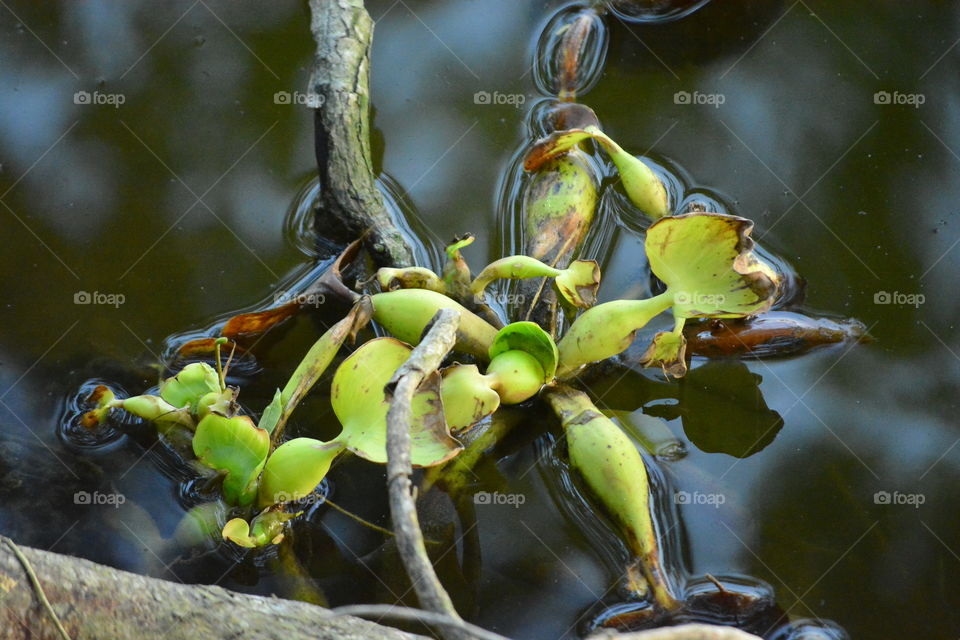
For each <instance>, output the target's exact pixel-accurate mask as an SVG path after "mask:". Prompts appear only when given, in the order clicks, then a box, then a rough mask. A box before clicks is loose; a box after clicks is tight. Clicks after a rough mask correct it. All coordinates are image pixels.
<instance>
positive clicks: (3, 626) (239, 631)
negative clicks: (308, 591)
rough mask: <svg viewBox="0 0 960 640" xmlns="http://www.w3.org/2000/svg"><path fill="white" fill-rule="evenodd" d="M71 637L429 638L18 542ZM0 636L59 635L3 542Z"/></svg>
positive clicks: (52, 638)
mask: <svg viewBox="0 0 960 640" xmlns="http://www.w3.org/2000/svg"><path fill="white" fill-rule="evenodd" d="M19 549H20V550H21V552H22V553H23V556H24V557H25V558H26V559H27V560H28V562H29V564H30V565H31V566H32V567H33V571H34V572H35V573H36V576H37V579H38V582H39V583H40V585H41V586H42V589H43V591H44V592H45V594H46V597H47V598H48V599H49V601H50V605H51V607H52V608H53V610H54V611H55V612H56V615H57V617H58V618H59V619H60V621H61V622H62V624H63V626H64V628H65V629H66V632H67V633H68V634H69V636H70V637H71V638H72V639H73V640H104V639H105V638H110V640H161V639H162V640H198V638H204V640H227V639H228V638H257V639H258V640H373V639H376V640H380V639H381V638H382V639H385V640H426V639H425V638H423V636H417V635H412V634H409V633H405V632H402V631H398V630H396V629H391V628H389V627H384V626H381V625H378V624H375V623H373V622H367V621H366V620H360V619H359V618H353V617H350V616H343V615H335V614H333V613H331V612H330V611H329V610H328V609H323V608H322V607H318V606H315V605H312V604H307V603H305V602H296V601H292V600H282V599H279V598H265V597H262V596H252V595H246V594H241V593H235V592H233V591H227V590H226V589H222V588H220V587H212V586H198V585H184V584H177V583H173V582H168V581H166V580H157V579H155V578H147V577H145V576H140V575H136V574H133V573H128V572H126V571H120V570H118V569H113V568H110V567H105V566H103V565H99V564H96V563H93V562H90V561H89V560H82V559H80V558H74V557H71V556H65V555H60V554H58V553H51V552H49V551H40V550H38V549H31V548H30V547H19ZM0 636H2V637H3V638H4V640H28V639H29V640H60V638H61V635H60V633H59V632H58V631H57V629H56V627H55V626H54V623H53V620H52V618H51V616H50V615H49V613H48V612H47V610H46V609H45V608H44V607H43V605H42V603H41V601H40V599H39V596H38V593H37V591H36V590H35V589H34V587H33V585H32V584H31V581H30V579H29V577H28V575H27V573H26V571H25V569H24V567H23V565H22V564H21V562H20V560H18V558H17V556H16V555H15V554H14V553H13V551H12V549H11V548H10V547H8V545H0Z"/></svg>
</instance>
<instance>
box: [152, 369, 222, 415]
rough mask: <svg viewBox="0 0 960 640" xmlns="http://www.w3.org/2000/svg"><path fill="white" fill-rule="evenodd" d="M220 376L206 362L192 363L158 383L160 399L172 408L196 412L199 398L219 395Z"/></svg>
mask: <svg viewBox="0 0 960 640" xmlns="http://www.w3.org/2000/svg"><path fill="white" fill-rule="evenodd" d="M220 391H221V389H220V376H219V375H217V372H216V370H215V369H214V368H213V367H211V366H210V365H208V364H207V363H206V362H192V363H190V364H188V365H187V366H185V367H184V368H183V369H181V370H180V372H179V373H178V374H177V375H175V376H173V377H170V378H167V379H166V380H164V381H163V382H162V383H160V397H161V398H163V399H164V400H165V401H166V402H168V403H170V404H171V405H173V406H174V407H177V408H178V409H179V408H188V409H190V410H191V411H196V409H197V405H198V404H199V402H200V398H202V397H203V396H205V395H207V394H208V393H219V392H220Z"/></svg>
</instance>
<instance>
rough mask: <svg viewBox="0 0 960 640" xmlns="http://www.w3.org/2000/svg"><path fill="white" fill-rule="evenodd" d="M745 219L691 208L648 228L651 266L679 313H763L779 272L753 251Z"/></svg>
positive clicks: (721, 315)
mask: <svg viewBox="0 0 960 640" xmlns="http://www.w3.org/2000/svg"><path fill="white" fill-rule="evenodd" d="M752 231H753V223H752V222H751V221H749V220H747V219H746V218H740V217H737V216H730V215H725V214H720V213H689V214H686V215H682V216H673V217H669V218H664V219H663V220H660V221H658V222H656V223H654V224H653V225H651V226H650V228H649V229H648V230H647V238H646V242H645V247H646V252H647V259H648V260H649V262H650V269H651V270H652V271H653V273H654V274H656V276H657V277H658V278H660V279H661V280H663V282H664V283H666V285H667V292H668V293H669V294H670V295H671V296H672V298H673V313H674V315H675V316H676V317H678V318H696V317H709V318H736V317H743V316H747V315H752V314H757V313H762V312H764V311H766V310H767V309H769V308H770V306H771V305H772V304H773V302H774V300H775V299H776V295H777V291H778V288H779V284H780V277H779V275H778V274H777V273H776V272H775V271H774V269H773V268H772V267H771V266H770V265H768V264H766V263H764V262H763V261H761V260H760V258H758V257H757V256H756V255H755V254H754V253H753V247H754V243H753V240H752V239H751V238H750V233H751V232H752Z"/></svg>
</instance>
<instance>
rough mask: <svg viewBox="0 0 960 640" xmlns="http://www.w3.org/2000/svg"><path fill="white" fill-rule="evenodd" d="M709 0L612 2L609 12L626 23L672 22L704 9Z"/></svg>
mask: <svg viewBox="0 0 960 640" xmlns="http://www.w3.org/2000/svg"><path fill="white" fill-rule="evenodd" d="M708 2H710V0H614V1H613V2H611V3H610V10H611V11H612V12H613V14H614V15H615V16H617V17H618V18H620V19H621V20H625V21H626V22H638V23H645V24H657V23H663V22H672V21H673V20H679V19H680V18H683V17H685V16H688V15H690V14H691V13H693V12H694V11H696V10H698V9H700V8H702V7H704V6H705V5H706V4H707V3H708Z"/></svg>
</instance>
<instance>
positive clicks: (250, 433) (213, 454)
mask: <svg viewBox="0 0 960 640" xmlns="http://www.w3.org/2000/svg"><path fill="white" fill-rule="evenodd" d="M269 451H270V434H268V433H267V432H266V431H265V430H264V429H260V428H258V427H257V426H256V425H254V424H253V421H252V420H250V418H249V417H247V416H235V417H233V418H225V417H223V416H219V415H217V414H215V413H210V414H207V417H205V418H204V419H203V420H201V421H200V424H198V425H197V431H196V433H195V434H194V436H193V453H194V454H195V455H196V456H197V458H198V459H199V460H200V461H201V462H202V463H203V464H205V465H207V466H208V467H210V468H211V469H215V470H216V471H219V472H222V473H225V474H226V476H225V477H224V479H223V496H224V498H226V500H227V502H229V503H231V504H237V505H240V506H245V505H248V504H250V503H251V502H253V499H254V497H255V496H256V488H257V487H256V483H257V476H258V475H260V470H261V469H263V465H264V462H266V459H267V453H268V452H269Z"/></svg>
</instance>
